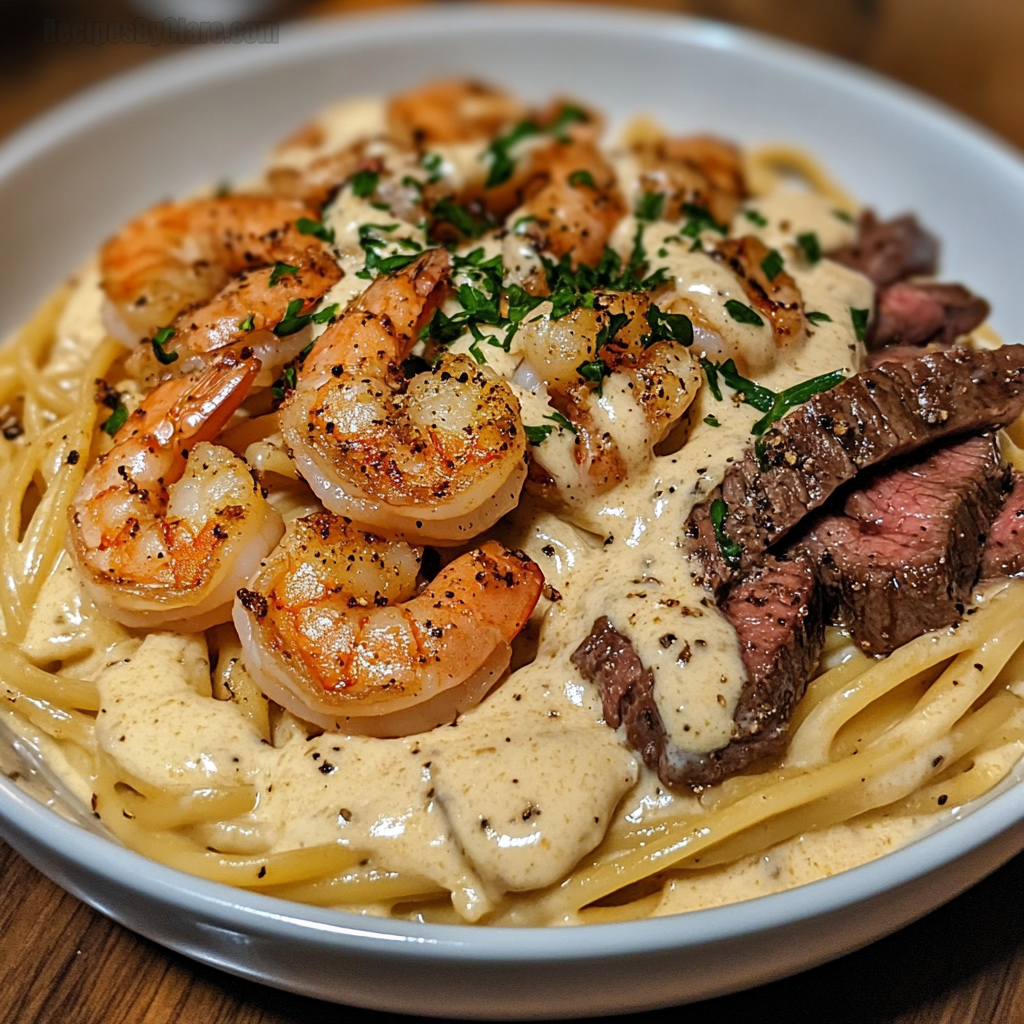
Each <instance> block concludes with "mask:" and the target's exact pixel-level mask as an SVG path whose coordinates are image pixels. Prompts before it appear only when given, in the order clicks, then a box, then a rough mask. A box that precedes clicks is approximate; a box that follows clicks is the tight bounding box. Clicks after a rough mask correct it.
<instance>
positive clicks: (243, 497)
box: [69, 354, 283, 631]
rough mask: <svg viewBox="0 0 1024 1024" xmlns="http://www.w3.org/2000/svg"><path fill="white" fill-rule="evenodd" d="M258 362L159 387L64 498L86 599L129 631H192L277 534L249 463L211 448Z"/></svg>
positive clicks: (215, 617)
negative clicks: (71, 496) (72, 492)
mask: <svg viewBox="0 0 1024 1024" xmlns="http://www.w3.org/2000/svg"><path fill="white" fill-rule="evenodd" d="M258 371H259V362H258V360H256V359H253V358H250V359H246V360H239V359H236V358H235V357H234V356H233V355H232V354H228V355H225V356H224V357H223V358H222V359H220V360H219V361H218V362H216V363H214V364H213V365H212V366H210V367H209V368H207V369H206V370H204V371H203V372H202V373H199V374H194V375H191V376H188V377H179V378H175V379H173V380H168V381H165V382H164V383H162V384H160V385H158V386H157V387H156V388H155V389H154V390H153V391H152V392H151V393H150V394H149V395H148V396H147V397H146V399H145V400H144V401H143V402H142V404H141V405H140V406H139V407H138V408H137V409H136V410H135V411H134V412H133V413H131V414H130V415H129V416H128V418H127V420H126V421H125V423H124V424H123V425H122V426H121V428H120V429H119V430H118V431H117V433H116V434H115V435H114V444H113V447H112V448H111V449H110V451H108V452H107V453H106V454H105V455H101V456H100V457H99V458H98V459H97V460H96V462H95V463H94V464H93V465H92V466H91V467H90V468H89V470H88V471H87V472H86V474H85V478H84V479H83V481H82V486H81V488H80V489H79V491H78V494H77V495H76V496H75V498H74V500H73V501H72V502H71V506H70V509H69V515H70V526H71V529H70V534H69V547H70V550H71V553H72V555H73V557H74V559H75V561H76V562H77V564H78V568H79V571H80V573H81V577H82V581H83V585H84V587H85V590H86V592H87V593H88V595H89V597H90V598H92V600H93V601H94V602H95V603H96V605H97V606H98V607H99V608H100V610H101V611H103V612H104V613H105V614H107V615H109V616H110V617H111V618H114V619H117V620H118V621H119V622H123V623H125V624H126V625H128V626H138V627H148V628H161V629H176V630H184V631H190V630H198V629H205V628H207V627H208V626H211V625H215V624H216V623H218V622H224V621H226V620H227V619H228V618H229V617H230V615H231V601H232V598H233V597H234V593H235V591H236V590H237V588H238V587H239V586H241V585H242V584H243V583H244V582H245V581H246V580H247V579H248V577H249V576H250V575H251V574H252V573H253V572H255V571H256V569H257V567H258V566H259V562H260V559H261V558H263V556H264V555H266V554H267V553H268V552H269V551H270V550H271V549H272V548H273V547H274V545H275V544H276V543H277V541H278V540H279V539H280V537H281V534H282V532H283V527H282V523H281V518H280V516H278V514H277V513H276V512H275V511H274V510H273V509H271V507H270V506H269V505H268V504H267V502H266V500H265V499H264V498H263V496H262V494H261V492H260V489H259V487H258V486H257V485H256V484H255V482H254V480H253V477H252V475H251V473H250V472H249V468H248V466H246V464H245V463H244V462H243V461H242V460H241V459H239V458H238V457H237V456H235V455H233V454H232V453H231V452H229V451H228V450H227V449H226V448H222V447H220V446H218V445H214V444H211V443H209V442H210V441H212V440H213V439H214V438H216V436H217V435H218V433H219V432H220V430H221V429H222V428H223V426H224V424H225V423H226V422H227V421H228V420H229V419H230V417H231V415H232V414H233V413H234V411H235V410H236V409H237V408H238V406H239V404H240V403H241V402H242V401H243V399H244V398H245V396H246V394H247V393H248V391H249V388H250V387H251V385H252V382H253V380H254V379H255V377H256V374H257V373H258Z"/></svg>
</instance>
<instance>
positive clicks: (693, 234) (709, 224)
mask: <svg viewBox="0 0 1024 1024" xmlns="http://www.w3.org/2000/svg"><path fill="white" fill-rule="evenodd" d="M683 213H684V214H685V215H686V217H687V221H686V223H685V224H684V225H683V229H682V231H681V232H680V234H682V235H684V236H685V237H686V238H697V237H699V236H700V234H701V232H704V231H716V232H717V233H718V234H720V235H727V234H728V233H729V229H728V228H727V227H726V226H725V225H724V224H719V223H718V221H717V220H715V218H714V217H712V216H711V212H710V211H709V210H708V209H707V208H706V207H703V206H697V205H696V204H695V203H683Z"/></svg>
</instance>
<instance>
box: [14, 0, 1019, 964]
mask: <svg viewBox="0 0 1024 1024" xmlns="http://www.w3.org/2000/svg"><path fill="white" fill-rule="evenodd" d="M524 10H528V11H529V12H530V16H531V19H532V20H533V22H534V26H535V27H536V26H538V25H540V24H541V23H543V30H544V31H547V32H558V31H564V30H569V31H571V32H572V33H573V34H574V35H576V36H577V37H578V36H579V35H580V34H581V33H583V34H590V35H595V36H607V34H608V33H609V32H614V33H616V34H617V35H620V36H622V35H628V36H632V37H635V38H651V37H653V36H656V37H657V38H658V39H659V40H664V39H665V38H676V39H679V40H680V41H681V42H686V43H689V44H691V45H698V46H703V47H706V48H709V49H727V50H730V51H733V52H737V53H740V54H742V55H743V56H745V57H748V58H750V59H753V60H757V61H760V62H762V63H765V64H774V65H785V67H786V68H787V69H788V70H792V69H793V67H794V66H797V67H799V68H800V69H801V70H804V71H806V72H808V73H809V74H811V75H813V76H814V77H816V78H821V77H824V78H826V79H827V80H828V82H829V85H830V86H831V87H833V88H836V89H838V90H839V91H842V92H845V93H847V94H848V95H851V96H852V95H858V96H860V97H863V98H866V99H870V100H874V101H879V100H881V101H884V102H885V103H887V104H889V105H890V106H896V107H899V108H901V109H902V110H903V112H905V113H906V115H907V116H908V117H909V118H911V119H912V120H915V121H917V122H918V123H921V122H927V123H928V125H929V127H930V128H932V129H933V130H935V131H937V132H939V133H940V134H945V135H947V136H950V135H951V136H953V137H954V138H956V139H957V140H958V141H959V142H961V143H963V144H965V145H970V146H973V147H977V148H979V149H980V150H981V151H982V152H981V153H980V154H979V155H981V156H983V157H984V158H985V159H986V161H987V163H988V164H989V165H990V167H991V166H992V165H993V164H994V165H997V166H998V168H999V170H1000V171H1001V172H1002V173H1005V174H1008V175H1010V176H1011V177H1012V178H1015V179H1016V180H1018V181H1019V182H1020V184H1021V187H1022V188H1024V163H1022V161H1021V158H1020V156H1019V155H1018V154H1017V152H1016V151H1015V150H1014V149H1013V148H1012V147H1011V146H1010V145H1008V144H1007V143H1005V142H1004V141H1003V140H1001V139H999V138H998V137H997V136H995V135H993V134H992V133H991V132H989V131H987V130H986V129H984V128H981V127H980V126H978V125H976V124H975V123H974V122H972V121H970V120H969V119H967V118H966V117H964V116H962V115H960V114H958V113H956V112H955V111H952V110H950V109H949V108H947V107H945V106H944V105H942V104H941V103H939V102H937V101H935V100H933V99H931V98H929V97H926V96H923V95H922V94H920V93H918V92H916V91H915V90H913V89H910V88H908V87H907V86H904V85H901V84H899V83H895V82H893V81H891V80H889V79H887V78H885V77H883V76H881V75H879V74H876V73H874V72H871V71H867V70H864V69H863V68H859V67H856V66H854V65H851V64H848V63H846V62H844V61H841V60H839V59H836V58H832V57H828V56H823V55H820V54H817V53H815V52H813V51H809V50H806V49H804V48H803V47H800V46H797V45H795V44H792V43H787V42H783V41H780V40H776V39H773V38H770V37H767V36H764V35H761V34H759V33H756V32H752V31H750V30H747V29H740V28H736V27H733V26H728V25H723V24H720V23H716V22H710V21H704V20H701V19H695V18H691V17H687V16H684V15H665V14H660V13H658V12H651V11H643V12H638V11H623V10H622V9H621V8H613V7H603V6H584V7H581V6H579V5H572V6H568V5H566V6H562V5H554V6H551V7H546V8H543V9H538V8H536V7H533V6H529V7H527V6H523V7H519V6H514V5H507V6H501V7H496V8H469V9H465V8H457V9H446V8H436V9H435V8H431V9H428V10H422V9H420V8H400V9H399V10H397V11H395V10H391V11H387V12H384V13H378V14H373V15H359V16H346V17H344V18H339V19H333V20H332V19H323V20H318V21H311V22H298V23H295V22H292V23H287V33H286V34H285V33H283V34H282V36H281V40H280V42H279V43H278V44H277V46H276V47H275V50H274V52H272V53H270V54H269V55H268V54H267V53H266V52H264V51H265V48H263V47H259V48H258V47H232V48H230V49H228V50H227V52H226V53H223V52H222V53H218V54H217V55H216V60H215V59H213V57H212V55H211V54H209V53H204V52H202V51H192V52H188V53H183V54H176V55H172V56H169V57H165V58H161V59H159V60H157V61H155V62H154V63H152V64H150V65H145V66H143V67H141V68H136V69H133V70H131V71H128V72H125V73H123V74H121V75H118V76H116V77H114V78H112V79H110V80H108V81H106V82H103V83H101V84H99V85H96V86H93V87H91V88H90V89H88V90H86V91H85V92H83V93H81V94H79V95H77V96H76V97H74V98H72V99H69V100H67V101H65V102H64V103H62V104H60V105H59V106H57V107H56V108H54V109H53V110H52V111H49V112H48V113H45V114H43V115H42V116H40V117H39V118H37V119H36V120H34V121H33V122H31V123H30V124H28V125H27V126H25V127H24V128H22V129H20V130H19V131H17V132H16V133H14V135H12V136H11V137H10V138H9V139H8V141H7V142H6V143H4V145H3V146H2V147H0V188H2V187H3V182H4V179H5V178H6V177H7V176H8V175H9V174H11V173H12V172H14V171H16V170H17V169H18V168H19V167H20V166H21V165H22V164H24V163H25V162H27V161H29V160H31V159H33V158H35V157H37V156H40V155H42V154H44V153H45V152H46V150H47V149H48V148H49V147H50V146H51V145H53V144H54V143H55V142H57V141H59V140H60V139H61V138H63V137H64V136H66V135H67V134H69V133H80V132H83V131H88V130H89V128H90V127H91V126H92V125H93V124H95V123H97V122H99V121H102V120H105V119H106V118H108V117H110V116H112V115H116V114H117V113H119V112H121V111H124V110H129V109H134V108H138V107H140V106H141V107H144V106H145V105H146V103H147V102H149V101H150V100H151V99H153V98H156V97H158V96H165V95H166V93H167V91H168V90H169V89H170V90H173V89H174V88H176V87H177V86H179V85H180V84H181V83H182V82H184V81H187V82H188V83H189V84H190V85H194V84H195V82H196V80H197V78H199V79H201V80H203V81H204V82H206V83H215V82H217V81H219V80H221V79H224V78H231V77H233V76H234V75H235V74H237V73H238V71H239V70H241V69H243V68H246V67H249V66H251V65H253V64H256V63H266V62H267V61H270V62H271V63H287V62H289V61H291V60H294V59H295V58H296V57H298V56H302V55H309V54H320V53H325V52H331V51H334V50H338V49H344V48H347V47H351V46H357V45H365V44H372V43H373V42H374V41H376V40H377V39H379V38H380V37H381V35H382V34H384V33H386V34H387V35H388V38H389V40H390V41H391V42H394V40H395V36H396V33H397V34H398V35H399V36H410V37H412V36H423V35H449V34H451V33H452V32H458V31H460V30H467V29H469V30H481V29H487V30H497V31H501V30H503V29H508V30H512V29H519V28H521V27H522V22H521V18H522V13H523V11H524ZM982 799H983V801H984V798H982ZM0 818H3V819H6V821H7V822H8V823H9V824H10V825H11V826H13V827H14V829H15V830H17V831H18V832H20V833H23V834H25V835H27V836H29V837H30V838H31V840H32V841H33V842H35V843H38V844H41V845H43V846H45V847H47V848H48V849H50V850H54V851H57V852H58V855H59V856H60V857H61V858H63V859H64V860H66V861H69V862H71V863H74V864H75V865H77V866H78V867H79V868H80V869H83V870H85V871H87V872H89V873H90V874H91V875H93V876H95V877H98V878H102V879H104V880H105V881H106V882H108V883H110V884H112V885H114V886H117V887H121V888H124V889H127V890H132V889H135V890H138V891H140V892H145V893H146V894H147V895H148V896H149V897H150V898H153V899H156V900H159V901H162V902H164V903H166V904H169V905H175V906H176V907H178V908H180V909H183V910H187V911H190V912H193V913H195V914H196V915H197V916H198V917H212V918H216V919H218V920H219V922H220V923H222V924H223V925H224V926H225V927H228V928H233V929H237V930H238V931H240V932H243V933H244V932H248V933H253V932H257V931H258V932H262V933H265V934H268V935H276V936H279V937H281V938H288V939H290V940H292V941H300V942H302V941H305V942H323V943H328V944H331V945H338V946H351V945H353V944H354V945H356V946H358V947H360V948H362V949H364V950H366V951H371V950H373V949H375V948H376V949H380V948H381V947H382V945H383V944H387V945H388V946H389V952H391V953H394V954H396V955H400V956H407V957H412V958H416V957H440V958H442V959H448V960H467V961H482V962H494V961H522V962H528V961H537V960H545V961H555V962H557V961H560V960H587V959H596V958H602V957H608V956H622V955H627V954H634V955H635V954H638V953H640V954H642V953H654V952H659V951H668V950H675V949H681V948H685V947H689V946H698V945H703V944H705V943H711V942H720V941H723V940H727V939H730V938H734V937H738V936H743V935H755V934H757V933H761V932H770V931H772V930H774V929H776V928H780V927H784V926H786V925H792V924H796V923H799V922H801V921H807V920H811V919H813V918H815V917H819V916H822V915H827V914H830V913H832V912H834V911H837V910H841V909H843V908H845V907H850V906H854V905H856V904H857V903H861V902H863V901H866V900H869V899H871V898H873V897H876V896H879V895H881V894H883V893H885V892H887V891H890V890H893V889H898V888H900V887H901V886H903V885H905V884H907V883H909V882H912V881H914V880H915V879H919V878H922V877H924V876H926V875H927V874H929V873H930V872H932V871H935V870H937V869H940V868H942V867H943V866H945V865H947V864H949V863H951V862H953V861H956V860H958V859H959V858H960V857H963V856H965V855H966V854H968V853H969V852H971V851H972V850H974V849H976V848H979V847H981V846H983V845H985V844H986V843H988V842H989V841H990V840H993V839H995V838H996V837H997V836H999V835H1000V834H1002V833H1004V832H1006V831H1008V830H1009V829H1011V828H1013V827H1014V826H1015V825H1017V824H1019V823H1020V822H1021V820H1024V782H1018V783H1017V784H1016V785H1013V786H1012V787H1011V788H1009V789H1007V790H1006V791H1005V792H1002V793H999V794H998V795H996V796H994V797H991V798H989V799H988V800H987V802H983V803H982V805H981V806H977V807H975V808H973V809H971V810H970V811H968V812H966V813H965V814H964V815H963V819H962V820H953V821H951V822H949V823H948V824H946V825H943V826H940V827H938V828H936V829H935V830H934V831H930V832H928V833H926V834H925V835H923V836H921V837H919V838H918V839H916V840H914V841H912V842H911V843H909V844H908V845H906V846H904V847H901V848H900V849H898V850H895V851H893V852H892V853H888V854H886V855H884V856H882V857H880V858H877V859H875V860H872V861H869V862H868V863H866V864H863V865H861V866H859V867H855V868H851V869H849V870H847V871H844V872H841V873H839V874H836V875H833V876H831V877H829V878H824V879H820V880H818V881H814V882H810V883H808V884H806V885H803V886H799V887H797V888H794V889H788V890H785V891H782V892H778V893H773V894H770V895H766V896H760V897H757V898H754V899H751V900H745V901H743V902H741V903H733V904H727V905H725V906H720V907H711V908H708V909H703V910H694V911H689V912H687V913H683V914H677V915H672V916H669V917H661V918H645V919H643V920H639V921H626V922H620V923H615V924H593V925H586V926H580V927H573V928H569V929H565V928H550V927H540V928H498V927H486V926H484V927H479V926H474V925H435V924H418V923H415V922H408V921H396V920H392V919H389V918H367V917H365V916H362V915H357V914H352V913H348V912H345V911H341V910H333V909H328V908H321V907H314V906H309V905H305V904H298V903H291V902H288V901H285V900H280V899H277V898H274V897H269V896H263V895H260V894H259V893H252V892H247V891H243V890H238V889H233V888H231V887H230V886H227V885H222V884H220V883H217V882H210V881H207V880H206V879H202V878H198V877H196V876H193V875H189V874H185V873H184V872H181V871H178V870H176V869H174V868H169V867H166V866H164V865H162V864H159V863H157V862H156V861H152V860H150V859H148V858H146V857H143V856H142V855H141V854H138V853H135V852H133V851H132V850H129V849H127V848H126V847H123V846H120V845H119V844H117V843H116V842H114V841H111V840H107V839H104V838H102V837H100V836H97V835H93V834H91V833H89V832H87V831H85V830H84V829H82V828H81V827H79V826H77V825H75V824H73V823H71V822H69V821H67V820H66V819H64V818H62V817H61V816H60V815H59V814H57V813H56V812H54V811H52V810H50V809H49V808H47V807H46V806H44V805H43V804H40V803H38V802H37V801H36V800H35V799H33V798H32V797H31V796H30V795H29V794H27V793H26V792H24V791H23V790H21V789H19V788H18V787H17V786H16V785H15V784H14V783H12V782H10V781H9V780H8V779H6V778H3V777H0ZM967 819H969V821H970V825H969V826H968V825H966V824H965V821H966V820H967ZM126 879H130V880H131V882H130V883H127V882H126V881H125V880H126Z"/></svg>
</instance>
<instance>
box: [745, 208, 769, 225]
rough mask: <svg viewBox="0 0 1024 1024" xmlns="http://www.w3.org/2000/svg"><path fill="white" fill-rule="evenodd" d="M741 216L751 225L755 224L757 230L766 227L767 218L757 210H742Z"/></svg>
mask: <svg viewBox="0 0 1024 1024" xmlns="http://www.w3.org/2000/svg"><path fill="white" fill-rule="evenodd" d="M743 216H744V217H746V218H747V220H749V221H750V223H751V224H756V225H757V226H758V227H759V228H766V227H768V218H767V217H765V216H764V214H762V213H759V212H758V211H757V210H744V211H743Z"/></svg>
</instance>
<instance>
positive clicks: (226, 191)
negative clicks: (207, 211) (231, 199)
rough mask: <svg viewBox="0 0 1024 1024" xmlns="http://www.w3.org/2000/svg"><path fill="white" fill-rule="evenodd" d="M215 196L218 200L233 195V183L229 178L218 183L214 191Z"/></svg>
mask: <svg viewBox="0 0 1024 1024" xmlns="http://www.w3.org/2000/svg"><path fill="white" fill-rule="evenodd" d="M213 194H214V197H215V198H217V199H223V198H224V197H225V196H229V195H231V182H230V181H228V179H227V178H221V180H220V181H218V182H217V187H216V189H214V192H213Z"/></svg>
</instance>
